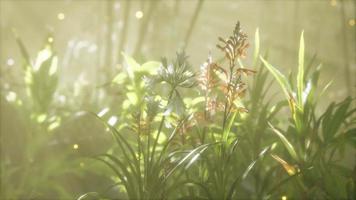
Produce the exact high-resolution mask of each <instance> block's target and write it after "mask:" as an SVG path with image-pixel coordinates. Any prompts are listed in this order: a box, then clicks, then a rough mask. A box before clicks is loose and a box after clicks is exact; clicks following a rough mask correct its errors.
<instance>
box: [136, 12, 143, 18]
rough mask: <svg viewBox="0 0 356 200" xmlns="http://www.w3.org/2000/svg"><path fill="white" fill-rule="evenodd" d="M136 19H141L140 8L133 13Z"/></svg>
mask: <svg viewBox="0 0 356 200" xmlns="http://www.w3.org/2000/svg"><path fill="white" fill-rule="evenodd" d="M135 16H136V18H137V19H141V18H142V17H143V12H142V11H141V10H139V11H137V12H136V14H135Z"/></svg>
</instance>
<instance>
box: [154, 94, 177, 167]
mask: <svg viewBox="0 0 356 200" xmlns="http://www.w3.org/2000/svg"><path fill="white" fill-rule="evenodd" d="M174 91H175V88H172V90H171V92H170V94H169V96H168V101H167V105H169V103H170V101H171V99H172V96H173V92H174ZM165 120H166V116H165V115H163V116H162V120H161V123H160V124H159V128H158V132H157V136H156V138H155V140H154V142H153V147H152V152H151V162H153V159H154V153H155V151H156V146H157V143H158V139H159V137H160V135H161V132H162V128H163V124H164V121H165Z"/></svg>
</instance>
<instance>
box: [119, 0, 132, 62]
mask: <svg viewBox="0 0 356 200" xmlns="http://www.w3.org/2000/svg"><path fill="white" fill-rule="evenodd" d="M130 8H131V1H126V2H125V8H124V19H123V24H122V33H121V38H120V43H119V44H120V45H119V49H118V54H119V55H118V60H119V62H120V61H121V59H120V58H121V56H122V55H121V52H122V51H125V49H124V48H125V43H126V39H127V31H128V30H129V26H130V23H128V22H129V21H130Z"/></svg>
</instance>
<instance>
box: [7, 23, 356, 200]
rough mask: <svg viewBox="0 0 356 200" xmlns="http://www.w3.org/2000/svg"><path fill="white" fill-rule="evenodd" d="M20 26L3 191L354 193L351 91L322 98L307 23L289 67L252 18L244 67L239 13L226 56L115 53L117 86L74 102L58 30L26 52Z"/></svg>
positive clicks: (245, 195)
mask: <svg viewBox="0 0 356 200" xmlns="http://www.w3.org/2000/svg"><path fill="white" fill-rule="evenodd" d="M15 35H16V40H17V43H18V45H19V47H20V51H21V53H22V57H23V61H24V67H23V73H24V77H25V79H24V83H25V88H26V92H25V93H24V94H21V93H18V95H17V96H15V99H14V98H10V97H11V95H12V96H13V95H14V94H13V93H11V92H9V91H6V90H4V92H2V96H1V98H2V99H7V101H6V102H5V103H3V102H2V105H1V106H2V107H4V108H6V109H5V111H2V113H5V115H7V113H10V115H8V117H9V118H14V120H13V121H16V122H17V123H16V124H10V125H11V126H10V128H11V127H12V128H11V129H9V130H8V132H7V134H5V135H4V137H2V144H4V143H8V144H7V145H4V146H2V147H1V148H2V152H5V153H2V158H1V164H0V166H1V181H2V184H1V190H0V199H24V198H25V199H26V198H28V199H50V198H55V197H58V198H59V199H62V198H65V199H73V198H76V199H78V200H87V199H221V200H225V199H226V200H229V199H355V198H356V186H355V185H356V166H355V163H352V164H350V163H351V161H350V158H349V157H350V155H351V154H354V152H355V150H356V115H355V112H356V108H355V107H354V105H355V102H354V98H353V97H346V98H345V99H344V100H342V101H340V102H331V103H330V104H329V105H328V106H327V107H326V109H323V107H321V106H320V104H321V101H322V100H324V96H323V95H324V94H325V92H326V91H327V88H328V87H329V86H330V84H327V85H326V86H324V87H321V86H319V85H320V84H319V77H320V73H321V71H322V66H321V65H317V66H316V67H314V62H315V61H314V59H310V60H307V61H306V59H305V43H304V34H303V32H302V34H301V37H300V43H299V51H298V59H297V60H298V65H297V66H298V67H297V73H296V75H295V76H294V74H292V73H291V74H289V75H288V76H286V75H284V74H283V73H282V72H281V71H280V70H279V69H278V68H277V67H275V66H274V65H272V64H271V63H270V62H269V61H268V53H260V39H259V30H258V29H257V30H256V33H255V41H254V53H253V57H252V64H251V66H253V67H251V68H246V67H245V64H244V62H245V61H244V58H245V57H246V56H247V49H248V47H249V42H248V37H247V35H246V34H245V33H244V32H243V30H242V28H241V26H240V23H239V22H238V23H237V24H236V26H235V28H234V30H233V32H232V34H231V36H228V37H227V38H222V37H219V38H218V40H219V44H218V45H217V49H218V50H221V52H222V58H221V59H216V61H215V59H213V56H212V55H211V54H209V55H208V58H207V60H206V61H205V62H204V63H203V64H202V65H201V66H200V68H199V69H198V68H195V67H193V66H192V65H191V64H190V62H189V57H188V56H187V55H186V53H185V52H184V51H182V52H179V53H177V54H176V57H175V58H173V59H171V60H169V59H167V58H162V59H161V61H148V62H145V63H143V64H140V63H138V62H137V61H136V60H135V59H134V58H132V57H130V56H129V55H127V54H125V53H122V56H123V58H124V64H123V66H122V67H121V70H120V72H119V73H117V74H115V76H114V78H113V79H112V80H111V81H110V82H109V83H107V84H104V85H103V86H102V87H100V88H99V89H98V90H106V89H107V88H115V89H116V90H118V91H120V92H119V95H117V96H115V98H113V100H112V101H108V100H104V101H99V100H97V101H93V102H91V103H92V104H95V106H93V107H95V108H100V109H101V111H99V112H97V110H96V109H93V110H90V111H85V112H76V113H74V112H75V111H77V110H76V107H78V106H79V107H80V105H78V104H76V103H73V105H72V106H69V105H68V106H64V107H65V108H63V107H61V106H59V103H58V102H57V101H56V98H55V97H56V96H62V97H63V98H64V97H65V98H67V99H70V98H71V96H70V95H66V94H64V93H63V92H61V91H60V90H59V88H58V81H59V80H60V79H59V76H60V74H59V70H58V69H59V66H60V62H59V60H58V57H57V56H56V53H55V51H54V47H53V41H54V39H53V36H49V37H48V38H47V39H46V42H45V46H44V48H43V49H42V50H41V51H39V53H38V56H37V57H36V59H34V60H31V58H30V55H29V53H28V52H27V50H26V48H25V45H24V43H23V42H22V40H21V39H20V37H19V36H18V35H17V34H15ZM243 61H244V62H243ZM246 66H247V65H246ZM287 77H288V78H287ZM294 77H295V78H294ZM275 83H277V84H278V85H279V86H278V90H277V94H279V93H281V94H282V95H281V96H284V98H282V99H278V98H279V96H278V95H274V94H272V93H273V91H274V90H273V88H272V86H273V85H274V84H275ZM3 94H4V95H3ZM10 94H11V95H10ZM105 94H107V93H105ZM9 95H10V96H9ZM15 95H16V94H15ZM73 98H76V99H80V97H79V96H75V97H73ZM81 98H82V99H83V100H85V96H84V95H83V96H82V97H81ZM9 99H10V100H9ZM24 102H30V103H24ZM103 102H105V103H108V104H109V105H110V106H111V107H110V106H109V107H103V106H101V105H102V103H103ZM3 104H4V105H3ZM17 113H21V117H19V114H17ZM2 123H3V122H2ZM78 124H87V125H88V126H89V125H90V127H92V129H91V130H88V128H86V126H84V128H83V127H81V126H80V127H78V126H79V125H78ZM17 128H21V130H26V131H24V132H23V133H22V132H21V133H20V134H17V133H18V132H17V131H16V129H17ZM83 129H85V130H83ZM71 132H74V133H75V134H72V135H71V134H70V133H71ZM12 133H13V135H11V134H12ZM15 133H16V134H17V135H16V134H15ZM11 137H15V138H17V139H16V141H15V142H14V141H12V140H11V139H9V138H11ZM4 141H5V142H4ZM28 141H31V142H28ZM13 146H19V148H20V151H19V152H24V153H20V154H18V153H16V151H13V150H12V149H13ZM88 146H91V147H93V148H88ZM94 147H95V148H94ZM63 180H70V182H71V183H72V184H73V185H75V186H73V187H71V186H69V185H68V184H66V181H63ZM54 196H55V197H54Z"/></svg>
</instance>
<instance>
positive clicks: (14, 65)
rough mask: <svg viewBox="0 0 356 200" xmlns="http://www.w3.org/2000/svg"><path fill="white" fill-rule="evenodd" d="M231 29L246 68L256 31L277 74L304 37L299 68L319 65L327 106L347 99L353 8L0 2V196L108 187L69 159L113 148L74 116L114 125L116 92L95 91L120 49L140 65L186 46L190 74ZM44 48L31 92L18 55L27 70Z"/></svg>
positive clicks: (251, 2)
mask: <svg viewBox="0 0 356 200" xmlns="http://www.w3.org/2000/svg"><path fill="white" fill-rule="evenodd" d="M237 21H240V23H241V26H242V28H243V30H244V31H245V32H246V33H247V35H248V37H249V42H250V45H251V48H249V49H248V52H247V57H246V59H245V62H244V63H245V65H246V67H253V66H252V54H253V43H254V34H255V31H256V29H259V32H260V38H261V42H260V44H261V52H262V54H263V55H265V54H266V53H267V52H268V60H269V62H270V63H271V64H273V65H274V66H276V67H277V68H279V69H281V71H282V72H283V73H284V74H288V73H289V72H290V71H293V72H296V68H297V63H298V60H297V55H298V46H299V37H300V34H301V32H302V31H303V30H304V38H305V49H306V55H305V57H306V62H307V63H308V62H309V61H310V60H312V59H313V58H314V64H313V66H314V67H315V66H316V65H317V64H319V63H322V65H323V71H322V72H323V73H322V74H321V82H322V83H321V85H325V84H327V83H328V82H330V81H333V84H332V86H331V88H330V89H329V91H328V92H327V93H326V95H325V96H323V97H324V98H325V102H326V103H328V102H330V101H337V100H340V99H344V98H345V97H346V96H347V95H351V96H353V97H354V94H355V92H356V55H355V52H356V1H354V0H344V1H341V0H303V1H302V0H300V1H298V0H288V1H282V0H266V1H262V0H0V27H1V29H0V89H1V107H0V110H1V112H0V114H1V117H0V119H1V120H0V122H1V124H0V128H1V145H0V146H1V164H2V165H1V182H2V183H6V184H5V185H4V184H3V187H5V188H3V187H2V188H1V191H0V194H1V193H2V194H5V197H6V193H7V195H8V196H12V195H14V196H15V197H18V198H19V197H23V196H21V195H23V194H25V195H30V196H31V195H33V196H34V197H41V195H43V197H48V196H51V194H52V193H54V191H56V192H57V193H61V192H62V188H59V187H58V188H56V187H55V186H56V185H58V184H57V183H63V184H62V185H64V186H65V190H67V191H72V192H71V193H70V195H69V196H65V195H66V194H67V195H68V193H67V192H63V194H62V195H63V196H62V197H63V198H65V197H67V198H68V199H73V198H74V197H78V195H80V194H82V193H83V192H88V191H99V190H101V189H103V188H104V186H106V185H110V184H109V183H107V181H108V180H107V179H106V178H101V177H102V176H101V174H104V172H105V169H106V168H105V169H101V168H100V167H98V166H96V167H92V168H91V169H95V171H96V173H95V174H94V173H92V171H93V170H92V171H90V170H88V171H85V170H84V171H83V169H89V168H90V166H91V165H96V164H95V162H93V161H87V160H82V159H79V160H77V159H72V158H73V157H75V158H78V157H80V158H82V157H81V156H92V155H96V154H98V153H102V152H106V151H107V150H108V149H109V148H110V147H111V145H112V144H111V143H112V140H111V137H110V135H108V134H106V135H105V134H104V133H105V128H104V127H103V126H102V124H101V123H100V122H98V121H97V120H95V119H93V118H91V117H90V116H88V115H86V114H85V113H83V112H81V111H83V110H86V111H93V112H97V113H99V112H100V113H104V114H105V113H109V115H108V117H107V119H108V122H109V123H110V124H112V125H114V124H115V123H116V121H117V117H116V116H115V109H116V108H118V107H120V106H121V103H122V102H121V101H120V100H119V101H118V100H117V99H119V98H117V95H118V94H119V95H120V91H118V90H117V89H115V88H112V87H106V86H105V85H106V84H107V83H108V82H110V81H111V80H112V78H113V77H115V75H116V74H117V73H118V72H120V71H122V63H123V56H122V54H121V52H125V53H126V54H128V55H130V56H132V57H133V58H135V59H136V60H137V61H138V62H139V63H144V62H146V61H148V60H156V61H159V60H160V59H161V57H163V56H167V57H169V58H172V57H173V56H174V55H175V53H176V52H177V51H182V50H185V51H186V53H187V55H189V60H190V62H191V64H192V66H193V67H194V69H195V70H198V69H199V67H200V65H201V64H202V63H203V62H205V61H206V59H207V57H208V55H209V52H211V53H212V56H213V58H214V59H216V60H217V59H219V58H221V57H222V56H223V55H222V54H221V52H219V50H218V49H217V48H216V44H217V43H218V37H219V36H220V37H222V38H225V37H227V36H229V35H230V34H231V31H232V29H233V27H234V26H235V24H236V23H237ZM46 43H47V44H48V43H50V44H51V45H52V46H51V49H50V51H47V52H42V53H50V54H52V53H53V55H57V56H58V59H57V57H56V59H55V61H54V60H50V62H51V63H52V64H51V66H55V68H54V71H53V73H51V70H50V73H49V74H50V76H48V72H47V73H46V74H45V76H42V75H38V76H37V75H36V71H35V72H33V74H31V76H32V77H35V78H33V80H35V81H37V82H36V84H37V85H35V86H33V85H30V84H28V83H26V80H24V77H25V79H26V77H27V76H28V73H29V72H28V71H26V70H24V66H25V65H26V64H27V65H28V64H29V63H31V62H27V61H26V56H24V55H25V54H24V51H23V50H24V49H23V47H25V49H26V51H27V53H28V57H29V58H30V60H31V61H32V64H33V62H35V61H36V62H37V61H38V60H40V61H41V59H42V58H41V55H42V56H43V54H40V53H39V51H40V50H41V49H43V47H44V45H45V44H46ZM19 47H20V48H19ZM51 59H52V57H51ZM53 59H54V57H53ZM42 61H43V60H42ZM42 61H41V62H42ZM26 62H27V63H26ZM53 63H55V64H53ZM53 74H55V77H54V76H52V75H53ZM36 77H37V78H36ZM57 79H58V80H57ZM277 87H278V86H277ZM43 91H45V92H43ZM29 93H30V94H31V95H28V94H29ZM280 93H282V92H280ZM121 95H122V94H121ZM280 95H281V96H282V95H283V94H280ZM323 100H324V99H323ZM108 108H110V109H111V110H110V111H109V109H108ZM110 112H111V113H110ZM116 114H117V113H116ZM101 133H103V134H101ZM68 155H69V156H68ZM351 156H352V155H351ZM33 163H35V164H33ZM63 163H65V166H63ZM61 164H62V165H61ZM86 167H88V168H86ZM54 172H55V173H54ZM31 176H33V177H35V178H32V179H31V178H28V177H31ZM14 177H16V178H14ZM19 177H20V178H19ZM49 180H50V181H49ZM51 181H53V182H51ZM105 181H106V182H105ZM51 183H52V184H51ZM90 183H96V184H90ZM71 185H75V187H71ZM6 186H8V187H6ZM47 187H48V188H47ZM34 188H35V189H34ZM39 188H41V189H39ZM36 191H46V192H47V194H42V193H41V194H37V193H36ZM16 192H18V194H17V193H16ZM16 195H17V196H16ZM0 197H2V196H1V195H0Z"/></svg>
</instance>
